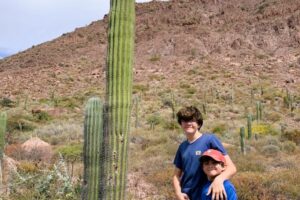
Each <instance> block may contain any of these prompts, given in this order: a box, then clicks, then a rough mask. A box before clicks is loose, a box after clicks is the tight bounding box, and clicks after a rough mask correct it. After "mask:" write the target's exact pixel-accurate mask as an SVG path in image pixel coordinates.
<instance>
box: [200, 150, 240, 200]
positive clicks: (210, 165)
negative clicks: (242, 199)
mask: <svg viewBox="0 0 300 200" xmlns="http://www.w3.org/2000/svg"><path fill="white" fill-rule="evenodd" d="M200 163H201V166H202V169H203V171H204V173H205V174H206V175H207V179H208V182H207V183H206V184H205V185H204V186H203V188H202V191H201V198H200V199H201V200H211V199H212V197H211V195H207V193H208V189H209V187H210V185H211V183H212V181H213V180H214V179H215V177H217V176H218V175H220V174H221V173H222V172H223V171H224V170H225V164H226V160H225V157H224V156H223V154H222V153H221V152H220V151H217V150H215V149H209V150H207V151H205V152H204V153H203V154H202V156H201V157H200ZM224 188H225V191H226V194H227V200H237V195H236V191H235V188H234V186H233V185H232V183H231V182H230V181H229V180H225V181H224Z"/></svg>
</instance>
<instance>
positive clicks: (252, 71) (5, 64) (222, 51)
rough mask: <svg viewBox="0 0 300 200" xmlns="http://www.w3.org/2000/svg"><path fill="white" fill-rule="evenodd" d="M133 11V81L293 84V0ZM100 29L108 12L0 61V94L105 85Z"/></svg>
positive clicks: (296, 70)
mask: <svg viewBox="0 0 300 200" xmlns="http://www.w3.org/2000/svg"><path fill="white" fill-rule="evenodd" d="M136 13H137V17H136V19H137V21H136V49H135V51H136V54H135V55H136V59H135V76H134V77H135V83H137V84H139V83H142V82H147V83H148V84H149V85H151V86H152V87H156V86H158V85H164V86H165V87H166V88H168V87H175V88H176V87H177V86H178V84H180V82H184V83H188V84H194V85H195V86H197V87H199V85H201V83H203V81H205V85H208V86H209V85H222V84H226V85H230V84H233V83H234V84H236V83H238V82H245V81H249V83H252V82H258V81H260V80H264V81H265V80H266V79H267V80H269V81H270V82H271V83H272V84H273V85H274V86H276V87H283V86H288V87H289V88H291V89H292V90H294V89H296V88H295V85H296V84H297V83H298V82H299V77H300V67H299V66H300V55H299V47H300V33H299V30H300V2H299V1H292V0H289V1H283V0H277V1H274V0H272V1H271V0H264V1H260V0H253V1H251V2H249V1H247V0H230V1H219V2H213V1H209V0H201V1H199V0H187V1H185V0H176V1H175V0H174V1H170V2H151V3H144V4H137V11H136ZM106 29H107V18H105V19H104V20H101V21H97V22H93V23H91V24H90V25H88V26H86V27H83V28H78V29H76V30H75V31H74V32H72V33H66V34H63V35H62V36H61V37H59V38H57V39H55V40H53V41H50V42H46V43H43V44H41V45H38V46H35V47H32V48H30V49H28V50H26V51H24V52H21V53H19V54H16V55H13V56H11V57H8V58H5V59H3V60H0V75H1V77H2V79H1V80H0V94H1V96H11V97H12V98H14V97H15V96H16V95H21V94H24V93H29V94H31V95H32V96H34V97H35V98H41V97H45V96H47V95H48V93H49V91H53V90H55V91H57V92H58V93H60V94H64V95H71V94H74V93H75V92H76V91H82V90H85V88H88V87H90V86H91V85H93V86H96V87H100V88H103V86H104V82H103V78H104V76H105V73H104V66H105V56H106V45H107V41H106V37H107V35H106ZM190 70H192V71H193V70H196V71H200V72H201V73H200V75H198V76H194V77H191V78H188V79H190V80H187V77H185V76H183V75H184V74H187V72H188V71H190ZM192 71H190V73H191V72H192ZM151 77H152V78H151ZM153 77H154V78H153ZM155 77H159V80H160V81H159V82H158V81H157V80H156V79H155ZM153 79H154V80H153ZM212 79H213V80H212ZM202 87H203V85H202Z"/></svg>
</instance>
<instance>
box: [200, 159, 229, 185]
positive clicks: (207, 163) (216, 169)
mask: <svg viewBox="0 0 300 200" xmlns="http://www.w3.org/2000/svg"><path fill="white" fill-rule="evenodd" d="M202 167H203V171H204V173H205V174H206V175H207V177H208V179H209V180H213V179H214V178H215V177H216V176H218V175H219V174H221V172H223V171H224V170H225V167H224V166H223V165H222V163H221V162H218V161H215V160H214V159H207V160H204V161H203V163H202Z"/></svg>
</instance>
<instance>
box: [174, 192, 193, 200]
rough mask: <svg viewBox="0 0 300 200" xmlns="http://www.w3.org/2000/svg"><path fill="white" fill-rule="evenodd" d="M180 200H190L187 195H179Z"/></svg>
mask: <svg viewBox="0 0 300 200" xmlns="http://www.w3.org/2000/svg"><path fill="white" fill-rule="evenodd" d="M177 198H178V200H190V198H189V196H188V195H187V194H185V193H180V194H177Z"/></svg>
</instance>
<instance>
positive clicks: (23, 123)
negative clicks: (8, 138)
mask: <svg viewBox="0 0 300 200" xmlns="http://www.w3.org/2000/svg"><path fill="white" fill-rule="evenodd" d="M31 120H33V119H32V117H30V116H28V115H23V114H15V115H12V116H9V117H8V118H7V131H8V132H12V131H15V130H18V131H32V130H34V129H35V127H36V126H35V125H34V123H33V122H32V121H31Z"/></svg>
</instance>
